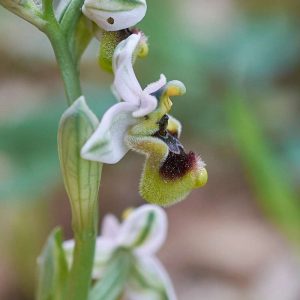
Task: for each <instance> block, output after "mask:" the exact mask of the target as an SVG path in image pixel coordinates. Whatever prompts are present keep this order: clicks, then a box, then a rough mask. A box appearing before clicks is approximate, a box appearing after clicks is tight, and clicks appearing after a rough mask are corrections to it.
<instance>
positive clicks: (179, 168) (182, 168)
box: [159, 151, 199, 181]
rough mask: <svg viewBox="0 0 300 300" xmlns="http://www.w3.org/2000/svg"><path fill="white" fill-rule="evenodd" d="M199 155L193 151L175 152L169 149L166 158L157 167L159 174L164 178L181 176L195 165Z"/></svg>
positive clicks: (169, 178) (170, 178)
mask: <svg viewBox="0 0 300 300" xmlns="http://www.w3.org/2000/svg"><path fill="white" fill-rule="evenodd" d="M198 160H199V157H198V156H197V155H196V154H195V153H194V152H192V151H191V152H189V153H185V152H184V151H182V152H181V153H179V154H177V153H174V152H172V151H169V153H168V156H167V158H166V159H165V161H164V162H163V164H162V165H161V167H160V169H159V173H160V175H161V176H162V177H163V178H164V179H166V180H171V181H173V180H176V179H180V178H182V177H183V176H184V175H186V174H187V173H188V172H190V171H192V170H193V169H194V168H195V167H196V166H197V161H198Z"/></svg>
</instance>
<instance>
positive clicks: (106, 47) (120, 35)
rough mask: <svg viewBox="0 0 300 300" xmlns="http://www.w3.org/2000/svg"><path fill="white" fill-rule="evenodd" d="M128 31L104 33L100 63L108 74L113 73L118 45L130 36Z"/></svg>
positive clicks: (100, 49) (100, 50)
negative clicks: (114, 55) (113, 63)
mask: <svg viewBox="0 0 300 300" xmlns="http://www.w3.org/2000/svg"><path fill="white" fill-rule="evenodd" d="M130 34H131V33H130V31H128V30H119V31H103V34H102V39H101V43H100V48H99V57H98V62H99V65H100V67H101V68H102V69H103V70H105V71H108V72H112V71H113V69H112V59H113V54H114V51H115V49H116V47H117V45H118V44H119V43H120V42H121V41H123V40H124V39H126V38H127V37H128V36H129V35H130Z"/></svg>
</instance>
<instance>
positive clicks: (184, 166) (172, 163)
mask: <svg viewBox="0 0 300 300" xmlns="http://www.w3.org/2000/svg"><path fill="white" fill-rule="evenodd" d="M152 137H154V138H157V139H159V140H161V141H163V142H164V143H165V144H166V145H167V146H168V149H169V151H168V155H167V157H166V159H165V160H164V161H163V163H162V165H161V166H160V168H159V173H160V175H161V176H162V177H163V178H164V179H166V180H176V179H179V178H182V177H183V176H184V175H186V174H187V173H188V172H189V171H191V170H193V168H195V167H196V166H197V161H198V160H199V157H198V156H197V155H196V154H195V153H194V152H189V153H186V152H185V151H184V147H183V145H182V144H181V143H180V141H179V139H178V138H177V136H176V133H173V134H172V133H171V132H169V131H168V130H166V132H165V133H164V134H162V133H161V132H160V130H158V131H157V132H155V133H154V134H153V135H152Z"/></svg>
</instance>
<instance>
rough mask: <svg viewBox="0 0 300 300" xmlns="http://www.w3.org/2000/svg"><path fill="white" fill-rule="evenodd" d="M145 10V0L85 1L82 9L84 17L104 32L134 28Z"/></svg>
mask: <svg viewBox="0 0 300 300" xmlns="http://www.w3.org/2000/svg"><path fill="white" fill-rule="evenodd" d="M146 10H147V4H146V0H85V2H84V5H83V7H82V12H83V13H84V15H85V16H86V17H87V18H89V19H90V20H92V21H93V22H95V23H96V24H97V25H98V26H99V27H101V28H103V29H104V30H106V31H117V30H121V29H125V28H129V27H131V26H134V25H135V24H137V23H138V22H140V21H141V20H142V19H143V18H144V16H145V14H146Z"/></svg>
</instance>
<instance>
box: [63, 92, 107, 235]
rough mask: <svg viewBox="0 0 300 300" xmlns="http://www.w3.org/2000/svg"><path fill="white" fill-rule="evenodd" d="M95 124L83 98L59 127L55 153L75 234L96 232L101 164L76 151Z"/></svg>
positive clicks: (78, 100) (94, 119)
mask: <svg viewBox="0 0 300 300" xmlns="http://www.w3.org/2000/svg"><path fill="white" fill-rule="evenodd" d="M97 125H98V119H97V117H96V116H95V115H94V113H93V112H92V111H91V110H90V109H89V108H88V106H87V104H86V102H85V99H84V97H83V96H82V97H80V98H78V99H77V100H76V101H75V102H74V103H73V104H72V106H70V107H69V108H68V109H67V110H66V111H65V113H64V114H63V116H62V118H61V120H60V124H59V130H58V152H59V158H60V165H61V169H62V174H63V178H64V183H65V187H66V191H67V193H68V196H69V199H70V203H71V209H72V218H73V219H72V223H73V224H72V225H73V230H74V232H75V234H76V233H81V232H87V231H89V232H92V233H94V231H95V230H96V229H95V226H96V224H95V220H96V218H95V214H97V202H98V189H99V182H100V168H101V166H102V165H101V164H99V163H98V162H94V161H88V160H85V159H82V158H81V156H80V150H81V148H82V146H83V145H84V143H85V142H86V141H87V139H88V138H89V137H90V136H91V134H92V133H93V132H94V131H95V129H96V127H97Z"/></svg>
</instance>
